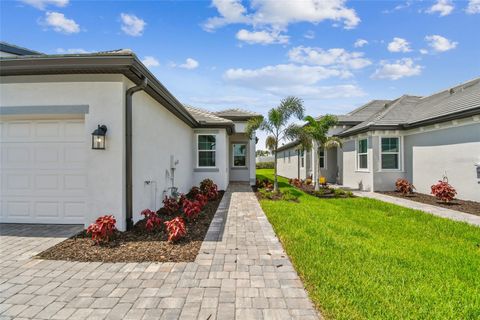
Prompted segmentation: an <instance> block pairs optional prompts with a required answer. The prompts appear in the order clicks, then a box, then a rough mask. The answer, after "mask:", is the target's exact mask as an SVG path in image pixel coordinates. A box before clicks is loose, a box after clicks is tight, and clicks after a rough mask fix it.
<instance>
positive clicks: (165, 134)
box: [126, 81, 195, 222]
mask: <svg viewBox="0 0 480 320" xmlns="http://www.w3.org/2000/svg"><path fill="white" fill-rule="evenodd" d="M131 86H133V84H132V83H130V81H127V83H126V87H127V88H128V87H131ZM132 144H133V154H132V165H133V219H134V221H135V222H136V221H138V220H140V219H141V218H142V216H141V215H140V212H141V211H142V210H143V209H147V208H149V209H152V210H154V209H159V208H160V207H161V206H162V200H163V198H164V196H165V194H167V193H168V194H170V190H169V189H168V188H169V187H171V186H172V181H171V177H172V175H171V174H172V171H171V170H170V165H171V162H170V158H171V157H172V156H173V158H174V161H175V160H178V164H177V165H176V169H175V172H174V178H175V179H174V186H175V187H177V188H178V191H179V192H182V193H186V192H188V191H189V190H190V188H191V187H192V186H193V183H194V182H193V174H192V170H193V166H194V159H195V152H194V150H195V148H194V137H193V129H192V128H191V127H190V126H188V125H187V124H186V123H184V122H183V121H181V120H180V119H178V118H177V117H176V116H175V115H173V114H172V113H171V112H170V111H168V110H167V109H166V108H165V107H163V106H162V105H161V104H160V103H158V102H157V101H156V100H154V99H153V98H152V97H151V96H150V95H148V94H147V93H145V92H143V91H139V92H137V93H135V94H134V95H133V137H132ZM145 181H153V183H150V184H147V183H145ZM155 189H156V192H155Z"/></svg>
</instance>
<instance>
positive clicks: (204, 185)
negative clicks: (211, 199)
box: [200, 179, 216, 193]
mask: <svg viewBox="0 0 480 320" xmlns="http://www.w3.org/2000/svg"><path fill="white" fill-rule="evenodd" d="M214 185H216V184H215V183H214V182H213V180H212V179H203V180H202V182H200V190H201V191H202V192H203V193H207V192H208V190H210V188H211V187H213V186H214Z"/></svg>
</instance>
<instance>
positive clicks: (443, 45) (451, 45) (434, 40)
mask: <svg viewBox="0 0 480 320" xmlns="http://www.w3.org/2000/svg"><path fill="white" fill-rule="evenodd" d="M425 40H426V41H427V43H428V45H429V46H430V47H431V48H432V49H433V50H434V51H436V52H445V51H448V50H452V49H455V48H456V46H457V44H458V42H454V41H451V40H449V39H447V38H445V37H442V36H439V35H438V34H434V35H431V36H426V37H425Z"/></svg>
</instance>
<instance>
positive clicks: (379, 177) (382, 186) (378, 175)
mask: <svg viewBox="0 0 480 320" xmlns="http://www.w3.org/2000/svg"><path fill="white" fill-rule="evenodd" d="M382 137H395V138H399V139H400V155H399V169H398V170H397V169H394V170H385V169H382V168H381V148H380V146H381V138H382ZM404 149H405V147H404V142H403V138H402V136H401V134H400V133H399V132H398V131H384V132H382V134H379V133H378V132H375V133H374V135H373V136H372V156H373V159H372V160H373V161H372V167H373V191H391V190H395V181H397V179H399V178H405V177H406V173H405V165H404V159H405V158H404Z"/></svg>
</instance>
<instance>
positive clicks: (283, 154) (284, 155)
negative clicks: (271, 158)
mask: <svg viewBox="0 0 480 320" xmlns="http://www.w3.org/2000/svg"><path fill="white" fill-rule="evenodd" d="M282 157H283V163H285V161H286V160H287V156H286V153H285V151H283V152H282Z"/></svg>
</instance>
